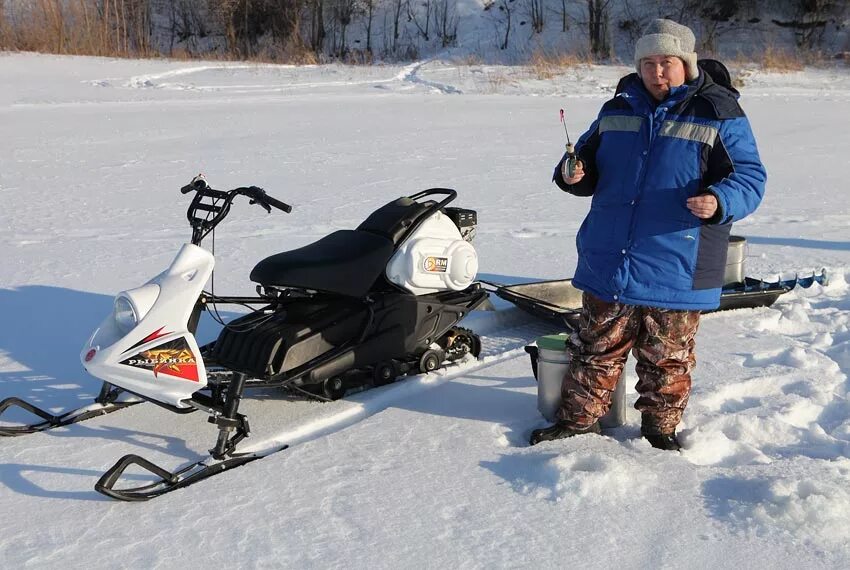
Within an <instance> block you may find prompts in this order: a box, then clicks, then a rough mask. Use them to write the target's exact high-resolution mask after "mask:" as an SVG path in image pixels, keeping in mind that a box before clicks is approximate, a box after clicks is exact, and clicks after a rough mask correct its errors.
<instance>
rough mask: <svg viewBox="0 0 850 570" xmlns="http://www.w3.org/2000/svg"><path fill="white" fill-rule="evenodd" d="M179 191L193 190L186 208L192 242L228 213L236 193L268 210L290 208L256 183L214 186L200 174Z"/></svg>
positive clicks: (201, 237) (211, 228) (199, 241)
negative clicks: (227, 187)
mask: <svg viewBox="0 0 850 570" xmlns="http://www.w3.org/2000/svg"><path fill="white" fill-rule="evenodd" d="M180 192H181V193H182V194H188V193H189V192H195V197H194V198H193V199H192V203H191V204H189V209H188V211H187V212H186V217H187V218H188V219H189V224H190V225H191V226H192V243H193V244H195V245H199V244H200V243H201V241H202V240H203V239H204V237H206V235H207V234H209V233H210V232H211V231H213V230H214V229H215V227H216V226H217V225H218V224H219V223H221V221H222V220H224V218H225V217H227V214H228V213H229V212H230V205H231V204H232V203H233V199H234V198H235V197H236V196H240V195H241V196H246V197H247V198H249V203H250V204H259V205H260V206H262V207H263V209H265V210H266V212H269V213H271V211H272V208H277V209H278V210H281V211H282V212H286V213H287V214H288V213H289V212H291V211H292V206H290V205H289V204H286V203H284V202H281V201H280V200H278V199H276V198H272V197H271V196H269V195H268V194H266V191H265V190H263V189H262V188H260V187H258V186H242V187H239V188H234V189H232V190H215V189H213V188H211V187H210V186H209V184H207V181H206V180H204V178H203V177H202V176H196V177H195V178H193V179H192V181H191V182H190V183H189V184H187V185H185V186H183V187H182V188H180Z"/></svg>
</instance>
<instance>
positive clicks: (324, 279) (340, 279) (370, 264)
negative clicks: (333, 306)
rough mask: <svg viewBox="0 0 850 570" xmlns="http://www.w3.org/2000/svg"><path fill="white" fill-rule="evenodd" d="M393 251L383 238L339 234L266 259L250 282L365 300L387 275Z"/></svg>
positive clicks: (357, 233)
mask: <svg viewBox="0 0 850 570" xmlns="http://www.w3.org/2000/svg"><path fill="white" fill-rule="evenodd" d="M393 249H394V247H393V242H392V241H390V239H389V238H387V237H384V236H382V235H378V234H375V233H370V232H365V231H358V230H339V231H336V232H334V233H332V234H330V235H327V236H325V237H323V238H322V239H320V240H319V241H317V242H314V243H311V244H310V245H305V246H304V247H300V248H298V249H293V250H292V251H284V252H282V253H278V254H275V255H272V256H271V257H267V258H265V259H264V260H262V261H261V262H259V263H258V264H257V265H256V267H254V269H253V270H252V271H251V281H254V282H256V283H260V284H262V285H270V286H271V285H275V286H279V287H298V288H302V289H313V290H316V291H325V292H328V293H336V294H339V295H345V296H348V297H363V296H364V295H366V293H368V292H369V288H370V287H371V286H372V284H373V283H374V282H375V280H376V279H378V277H379V276H380V275H381V273H382V272H383V271H384V268H385V267H386V265H387V262H388V261H389V259H390V256H392V253H393Z"/></svg>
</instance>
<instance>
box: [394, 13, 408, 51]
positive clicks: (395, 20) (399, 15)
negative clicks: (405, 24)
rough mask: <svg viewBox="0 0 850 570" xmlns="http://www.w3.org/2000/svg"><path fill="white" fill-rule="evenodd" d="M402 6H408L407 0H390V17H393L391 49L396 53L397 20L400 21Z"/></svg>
mask: <svg viewBox="0 0 850 570" xmlns="http://www.w3.org/2000/svg"><path fill="white" fill-rule="evenodd" d="M403 8H407V9H408V10H409V9H410V8H409V4H408V0H392V18H393V43H392V51H393V53H397V51H398V37H399V32H398V28H399V22H400V21H401V12H402V9H403Z"/></svg>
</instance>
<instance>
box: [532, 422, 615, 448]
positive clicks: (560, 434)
mask: <svg viewBox="0 0 850 570" xmlns="http://www.w3.org/2000/svg"><path fill="white" fill-rule="evenodd" d="M583 433H602V430H601V429H600V427H599V422H596V423H594V424H592V425H589V426H587V427H586V428H583V429H576V428H571V427H567V426H565V425H564V424H562V423H560V422H559V423H556V424H555V425H551V426H549V427H547V428H541V429H536V430H534V431H533V432H531V439H530V440H529V443H531V445H537V444H538V443H540V442H541V441H552V440H555V439H564V438H567V437H573V436H574V435H581V434H583Z"/></svg>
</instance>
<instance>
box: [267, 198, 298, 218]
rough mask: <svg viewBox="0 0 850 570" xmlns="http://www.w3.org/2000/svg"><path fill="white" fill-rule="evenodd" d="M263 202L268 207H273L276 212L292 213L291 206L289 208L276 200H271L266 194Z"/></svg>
mask: <svg viewBox="0 0 850 570" xmlns="http://www.w3.org/2000/svg"><path fill="white" fill-rule="evenodd" d="M265 201H266V203H267V204H268V205H269V206H274V207H275V208H277V209H278V210H282V211H284V212H286V213H287V214H288V213H289V212H291V211H292V206H290V205H289V204H285V203H283V202H281V201H280V200H278V199H277V198H272V197H271V196H269V195H268V194H266V196H265Z"/></svg>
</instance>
